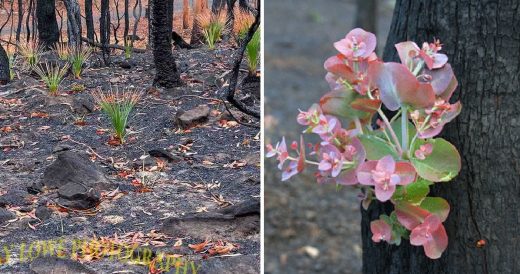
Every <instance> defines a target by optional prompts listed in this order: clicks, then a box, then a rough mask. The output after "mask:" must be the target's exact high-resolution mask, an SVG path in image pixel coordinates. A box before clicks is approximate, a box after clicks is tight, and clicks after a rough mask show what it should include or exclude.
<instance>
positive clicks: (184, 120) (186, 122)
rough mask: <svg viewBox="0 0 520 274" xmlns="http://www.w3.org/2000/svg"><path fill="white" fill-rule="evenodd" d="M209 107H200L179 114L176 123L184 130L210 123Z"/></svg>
mask: <svg viewBox="0 0 520 274" xmlns="http://www.w3.org/2000/svg"><path fill="white" fill-rule="evenodd" d="M208 116H209V107H208V105H199V106H198V107H196V108H193V109H190V110H188V111H186V112H179V113H177V117H176V122H177V125H179V126H180V127H181V128H183V129H188V128H190V127H193V126H196V125H200V124H203V123H205V122H207V121H208Z"/></svg>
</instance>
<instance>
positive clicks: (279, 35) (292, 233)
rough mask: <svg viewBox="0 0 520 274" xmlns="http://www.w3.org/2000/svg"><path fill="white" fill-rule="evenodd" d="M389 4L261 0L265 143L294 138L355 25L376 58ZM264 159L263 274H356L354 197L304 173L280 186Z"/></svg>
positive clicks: (358, 259)
mask: <svg viewBox="0 0 520 274" xmlns="http://www.w3.org/2000/svg"><path fill="white" fill-rule="evenodd" d="M394 2H395V1H394V0H381V1H375V0H370V1H366V0H358V1H356V0H322V1H316V0H284V1H275V0H265V38H266V39H265V72H264V73H265V74H264V75H265V93H264V105H265V119H264V123H265V134H266V136H265V140H266V143H276V142H277V141H279V140H280V139H281V137H282V136H285V137H286V139H287V142H288V144H290V142H292V140H297V139H298V138H299V135H300V133H301V131H302V130H303V128H302V127H301V126H300V125H298V124H297V123H296V115H297V114H298V109H301V110H307V109H308V107H309V106H310V105H311V104H313V103H315V102H318V100H319V98H320V97H321V96H322V95H323V94H324V93H325V92H327V91H328V85H327V83H326V81H325V80H324V76H325V70H324V69H323V63H324V61H325V59H326V58H328V57H329V56H332V55H334V54H336V50H335V49H334V47H333V43H334V42H336V41H338V40H340V39H342V38H343V37H344V36H345V35H346V34H347V32H349V31H350V30H351V29H353V28H355V27H363V28H364V29H366V30H367V31H372V32H374V33H376V36H377V38H378V48H377V52H378V55H380V54H381V53H382V51H383V47H384V45H385V43H386V37H387V34H388V31H389V29H390V23H391V19H392V12H393V7H394ZM280 178H281V172H280V171H279V170H278V169H277V168H276V163H275V161H274V160H272V159H267V160H265V187H264V189H265V256H266V257H265V272H266V273H271V274H274V273H318V272H323V273H360V272H361V258H362V249H361V232H360V220H361V217H360V211H359V201H358V198H357V194H358V192H357V191H356V190H354V189H350V188H342V189H340V190H339V191H337V190H336V187H335V186H333V185H317V184H316V182H315V180H314V178H313V176H312V174H311V173H310V172H307V173H306V174H301V175H298V176H295V177H293V178H292V179H290V180H289V181H287V182H281V181H280Z"/></svg>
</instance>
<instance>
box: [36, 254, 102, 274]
mask: <svg viewBox="0 0 520 274" xmlns="http://www.w3.org/2000/svg"><path fill="white" fill-rule="evenodd" d="M29 269H30V270H31V271H32V273H36V274H54V273H74V274H96V272H95V271H94V270H91V269H89V268H87V267H86V266H84V265H83V264H81V263H79V262H76V261H73V260H70V259H62V258H56V257H38V258H36V259H34V260H33V261H32V263H31V265H30V266H29Z"/></svg>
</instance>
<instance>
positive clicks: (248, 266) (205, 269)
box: [197, 255, 260, 274]
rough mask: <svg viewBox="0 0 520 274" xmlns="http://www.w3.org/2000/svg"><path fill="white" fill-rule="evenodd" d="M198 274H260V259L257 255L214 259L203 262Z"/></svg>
mask: <svg viewBox="0 0 520 274" xmlns="http://www.w3.org/2000/svg"><path fill="white" fill-rule="evenodd" d="M199 264H200V269H199V271H198V272H197V273H200V274H210V273H240V274H257V273H260V258H259V256H255V255H242V256H234V257H227V258H212V259H208V260H204V261H201V262H200V263H199Z"/></svg>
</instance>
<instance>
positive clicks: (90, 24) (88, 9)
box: [85, 0, 94, 41]
mask: <svg viewBox="0 0 520 274" xmlns="http://www.w3.org/2000/svg"><path fill="white" fill-rule="evenodd" d="M85 22H86V25H87V38H88V39H89V40H91V41H94V17H93V16H92V0H85Z"/></svg>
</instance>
